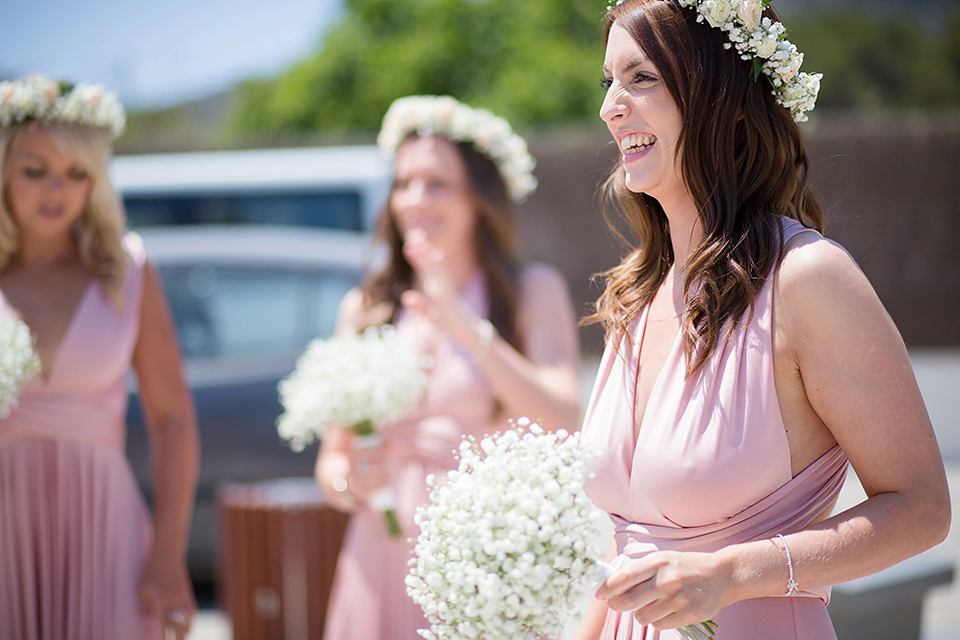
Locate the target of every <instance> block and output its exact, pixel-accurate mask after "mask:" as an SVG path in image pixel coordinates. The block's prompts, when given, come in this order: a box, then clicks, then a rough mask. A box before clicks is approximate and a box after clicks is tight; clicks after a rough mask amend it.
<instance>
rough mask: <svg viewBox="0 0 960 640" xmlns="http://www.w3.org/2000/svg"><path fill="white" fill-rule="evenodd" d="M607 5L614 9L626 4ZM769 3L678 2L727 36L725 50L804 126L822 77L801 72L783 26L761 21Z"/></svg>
mask: <svg viewBox="0 0 960 640" xmlns="http://www.w3.org/2000/svg"><path fill="white" fill-rule="evenodd" d="M625 1H626V0H620V1H619V2H616V3H613V4H610V5H609V6H608V7H607V9H608V10H610V9H613V8H615V7H617V6H619V5H621V4H623V2H625ZM770 2H771V0H677V3H678V4H679V5H680V6H682V7H688V8H690V9H694V10H695V11H696V12H697V22H703V21H704V20H706V21H707V23H708V24H709V25H710V26H711V27H714V28H715V29H720V30H722V31H724V32H726V34H727V39H728V40H729V42H727V43H726V44H724V48H727V49H729V48H730V47H736V49H737V52H738V53H739V54H740V57H741V58H742V59H744V60H746V61H747V62H750V63H751V64H752V65H753V77H754V79H757V78H759V77H760V75H761V74H763V75H765V76H766V77H767V78H768V79H769V81H770V84H771V86H772V90H773V95H774V97H776V99H777V102H778V103H779V104H780V105H782V106H783V107H784V108H786V109H787V111H789V112H790V115H792V116H793V119H794V120H795V121H796V122H806V120H807V113H808V112H810V111H812V110H813V107H814V106H815V104H816V102H817V94H818V93H819V92H820V79H821V78H822V77H823V74H822V73H804V72H801V71H800V65H801V64H802V63H803V54H802V53H800V51H799V50H797V47H796V45H794V44H793V43H791V42H790V41H789V40H787V39H786V38H785V37H784V34H785V33H786V29H785V28H784V26H783V24H782V23H780V22H776V21H774V20H771V19H770V18H767V17H764V16H763V15H762V14H763V9H764V7H766V6H767V5H768V4H770Z"/></svg>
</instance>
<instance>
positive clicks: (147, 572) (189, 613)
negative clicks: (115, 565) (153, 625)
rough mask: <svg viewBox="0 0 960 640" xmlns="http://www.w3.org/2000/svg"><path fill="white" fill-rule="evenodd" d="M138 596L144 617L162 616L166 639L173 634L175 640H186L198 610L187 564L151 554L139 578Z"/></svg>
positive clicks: (161, 622)
mask: <svg viewBox="0 0 960 640" xmlns="http://www.w3.org/2000/svg"><path fill="white" fill-rule="evenodd" d="M138 596H139V599H140V610H141V611H142V612H143V613H145V614H147V615H159V616H160V624H161V626H162V627H163V629H164V632H165V636H164V637H169V636H167V635H166V633H172V634H173V637H174V638H176V640H183V639H184V638H186V636H187V631H188V630H189V629H190V620H191V619H192V618H193V614H194V612H195V611H196V609H197V603H196V601H195V600H194V597H193V588H192V587H191V585H190V576H189V574H188V573H187V565H186V562H184V561H183V560H179V561H176V560H170V559H165V558H161V557H160V556H159V555H157V554H151V555H150V558H149V559H148V560H147V563H146V565H144V568H143V572H142V573H141V574H140V587H139V591H138Z"/></svg>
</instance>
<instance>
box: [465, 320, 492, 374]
mask: <svg viewBox="0 0 960 640" xmlns="http://www.w3.org/2000/svg"><path fill="white" fill-rule="evenodd" d="M491 342H493V323H492V322H490V321H489V320H487V319H486V318H484V319H483V320H481V321H480V322H479V324H477V346H475V347H474V348H473V351H471V352H470V355H472V356H473V361H474V362H476V363H479V362H480V361H481V360H482V359H483V356H485V355H487V350H488V349H489V348H490V343H491Z"/></svg>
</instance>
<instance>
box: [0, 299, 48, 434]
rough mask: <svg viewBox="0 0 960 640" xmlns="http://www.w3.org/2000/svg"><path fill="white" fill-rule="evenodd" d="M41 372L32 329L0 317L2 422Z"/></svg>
mask: <svg viewBox="0 0 960 640" xmlns="http://www.w3.org/2000/svg"><path fill="white" fill-rule="evenodd" d="M38 371H40V358H39V357H38V356H37V352H36V349H35V348H34V345H33V335H32V334H31V333H30V328H29V327H28V326H27V325H26V324H25V323H24V322H23V321H22V320H20V319H19V318H16V317H14V316H0V419H2V418H6V417H7V416H9V415H10V412H11V411H12V410H13V408H14V407H15V406H16V405H17V398H19V397H20V391H21V390H22V389H23V385H25V384H26V383H27V381H28V380H30V378H32V377H33V376H34V375H35V374H36V373H37V372H38Z"/></svg>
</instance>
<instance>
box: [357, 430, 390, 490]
mask: <svg viewBox="0 0 960 640" xmlns="http://www.w3.org/2000/svg"><path fill="white" fill-rule="evenodd" d="M354 444H356V439H355V438H354ZM346 457H347V460H348V463H349V471H348V472H347V477H346V480H347V487H349V491H350V494H351V495H352V496H353V498H354V499H356V500H357V501H358V502H360V503H362V504H366V503H367V502H368V500H369V499H370V496H371V495H372V494H373V493H375V492H376V491H377V490H378V489H382V488H384V487H387V486H389V485H390V484H391V482H392V477H391V475H390V453H389V451H388V449H387V447H386V446H385V445H383V444H380V445H378V446H372V447H370V446H362V447H357V446H352V447H350V448H349V449H347V450H346Z"/></svg>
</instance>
